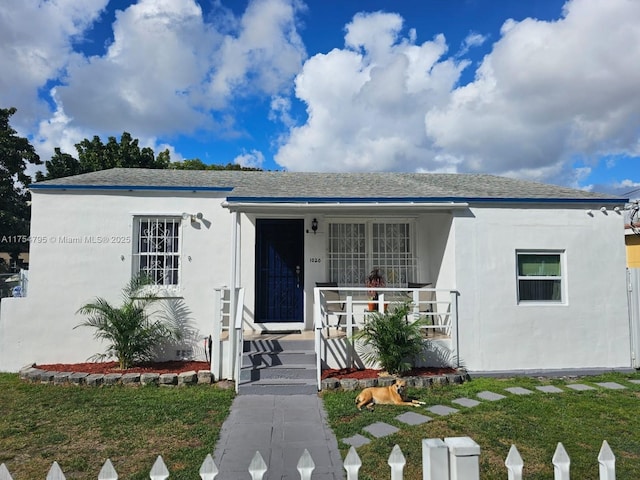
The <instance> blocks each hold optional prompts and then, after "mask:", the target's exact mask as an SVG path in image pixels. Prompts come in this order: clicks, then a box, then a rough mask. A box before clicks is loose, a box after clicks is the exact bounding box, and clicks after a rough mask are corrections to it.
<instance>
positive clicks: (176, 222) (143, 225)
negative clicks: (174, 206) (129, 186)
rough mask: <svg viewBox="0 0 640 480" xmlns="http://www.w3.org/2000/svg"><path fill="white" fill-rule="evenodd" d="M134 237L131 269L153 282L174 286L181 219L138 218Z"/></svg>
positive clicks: (177, 272) (177, 268)
mask: <svg viewBox="0 0 640 480" xmlns="http://www.w3.org/2000/svg"><path fill="white" fill-rule="evenodd" d="M133 238H134V239H135V243H134V252H133V259H134V265H133V271H134V272H137V273H140V274H142V275H145V276H147V277H148V278H149V279H151V281H152V282H153V283H154V284H155V285H164V286H177V285H178V277H179V264H180V263H179V261H180V218H179V217H137V218H136V219H135V222H134V229H133Z"/></svg>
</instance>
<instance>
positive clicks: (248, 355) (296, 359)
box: [242, 350, 316, 368]
mask: <svg viewBox="0 0 640 480" xmlns="http://www.w3.org/2000/svg"><path fill="white" fill-rule="evenodd" d="M315 364H316V354H315V352H313V351H311V352H308V351H298V350H294V351H286V352H245V353H244V354H243V355H242V368H245V367H255V368H257V367H275V366H287V365H315Z"/></svg>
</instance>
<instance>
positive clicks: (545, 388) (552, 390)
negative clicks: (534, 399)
mask: <svg viewBox="0 0 640 480" xmlns="http://www.w3.org/2000/svg"><path fill="white" fill-rule="evenodd" d="M536 388H537V389H538V390H540V391H541V392H544V393H562V392H564V390H562V389H560V388H558V387H556V386H555V385H540V386H538V387H536Z"/></svg>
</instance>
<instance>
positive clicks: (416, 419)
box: [396, 412, 431, 425]
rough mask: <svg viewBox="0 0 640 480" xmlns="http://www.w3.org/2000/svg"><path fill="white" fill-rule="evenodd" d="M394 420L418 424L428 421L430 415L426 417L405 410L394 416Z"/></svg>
mask: <svg viewBox="0 0 640 480" xmlns="http://www.w3.org/2000/svg"><path fill="white" fill-rule="evenodd" d="M396 420H398V421H400V422H402V423H406V424H407V425H420V424H422V423H426V422H429V421H430V420H431V417H427V416H426V415H420V414H419V413H415V412H405V413H403V414H401V415H398V416H397V417H396Z"/></svg>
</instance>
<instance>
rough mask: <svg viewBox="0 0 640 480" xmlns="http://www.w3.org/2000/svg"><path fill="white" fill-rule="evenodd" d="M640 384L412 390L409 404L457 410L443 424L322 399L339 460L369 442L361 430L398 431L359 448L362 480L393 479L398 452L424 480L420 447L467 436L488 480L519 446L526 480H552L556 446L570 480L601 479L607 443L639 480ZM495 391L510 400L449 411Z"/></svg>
mask: <svg viewBox="0 0 640 480" xmlns="http://www.w3.org/2000/svg"><path fill="white" fill-rule="evenodd" d="M630 379H640V375H638V374H631V375H628V374H616V373H611V374H606V375H600V376H594V377H582V378H563V379H545V378H526V377H519V378H512V379H494V378H478V379H474V380H471V381H469V382H466V383H464V384H462V385H444V386H434V387H433V388H429V389H410V390H409V396H410V397H411V398H416V399H418V400H422V401H424V402H427V407H428V406H433V405H438V404H441V405H447V406H450V407H454V408H457V409H459V410H460V411H459V412H458V413H455V414H452V415H449V416H445V417H438V416H437V415H434V414H432V413H430V412H428V411H427V410H426V409H425V407H419V408H412V407H398V406H387V405H379V406H376V408H375V410H374V411H373V412H368V411H364V410H363V411H361V412H360V411H358V410H357V409H356V408H355V403H354V400H355V397H356V395H357V394H358V393H359V392H358V391H356V392H345V391H340V390H337V391H328V392H325V393H324V394H323V399H324V404H325V408H326V409H327V413H328V418H329V423H330V425H331V427H332V428H333V431H334V433H335V434H336V437H337V438H338V444H339V446H340V450H341V455H342V457H343V458H344V457H345V455H346V454H347V451H348V449H349V446H348V445H346V444H345V443H343V442H342V441H341V439H343V438H347V437H351V436H353V435H355V434H360V435H364V436H368V434H367V433H366V432H364V431H363V430H362V429H363V428H364V427H365V426H367V425H370V424H372V423H375V422H379V421H381V422H386V423H389V424H391V425H394V426H396V427H398V428H400V432H399V433H396V434H393V435H390V436H388V437H384V438H380V439H375V438H374V437H369V438H371V439H372V441H371V443H370V444H368V445H365V446H363V447H360V448H358V455H359V456H360V458H361V460H362V463H363V466H362V468H361V470H360V477H359V478H361V479H363V480H373V479H380V478H387V477H388V475H389V473H388V472H389V471H390V470H389V466H388V464H387V460H388V458H389V454H390V453H391V449H392V448H393V446H394V445H395V444H397V445H399V446H400V448H401V449H402V452H403V454H404V455H405V457H406V459H407V466H406V469H405V473H404V478H405V479H406V480H419V479H421V478H422V439H425V438H445V437H459V436H469V437H471V438H472V439H473V440H475V441H476V442H477V443H478V444H479V445H480V448H481V455H480V477H481V478H482V479H483V480H491V479H504V478H506V475H507V470H506V468H505V465H504V461H505V459H506V457H507V454H508V453H509V448H510V447H511V445H512V444H515V445H516V447H517V448H518V450H519V451H520V454H521V456H522V458H523V460H524V463H525V466H524V476H525V478H527V479H528V480H538V479H539V480H542V479H545V480H546V479H548V478H552V476H553V465H552V463H551V459H552V457H553V453H554V451H555V449H556V446H557V444H558V442H562V444H563V445H564V447H565V448H566V450H567V452H568V454H569V457H570V458H571V475H572V478H580V479H583V480H588V479H594V480H595V479H597V478H599V477H598V460H597V457H598V453H599V451H600V447H601V446H602V441H603V440H607V442H608V443H609V445H610V446H611V449H612V450H613V452H614V454H615V455H616V474H617V477H618V478H640V458H639V457H640V438H638V436H637V432H638V431H640V415H638V412H639V405H640V403H639V402H640V398H639V397H640V385H636V384H633V383H629V382H628V380H630ZM597 382H617V383H620V384H623V385H625V386H626V387H627V388H626V389H624V390H608V389H605V388H602V387H599V386H596V383H597ZM568 383H583V384H586V385H591V386H595V387H596V390H590V391H584V392H576V391H574V390H571V389H568V388H566V385H567V384H568ZM541 385H555V386H558V387H559V388H561V389H563V390H564V392H563V393H543V392H540V391H538V390H536V388H535V387H536V386H541ZM516 386H518V387H524V388H528V389H530V390H533V391H534V393H532V394H530V395H514V394H511V393H508V392H506V391H505V388H508V387H516ZM485 390H489V391H492V392H495V393H500V394H503V395H505V396H506V398H505V399H503V400H499V401H495V402H489V401H481V404H480V405H478V406H476V407H472V408H465V407H461V406H459V405H456V404H453V403H451V401H452V400H454V399H456V398H462V397H467V398H472V399H476V400H479V399H478V398H477V394H478V393H479V392H482V391H485ZM405 411H412V412H417V413H421V414H423V415H427V416H430V417H432V418H433V420H432V421H430V422H427V423H424V424H421V425H417V426H409V425H406V424H404V423H402V422H400V421H398V420H396V418H395V417H396V416H398V415H399V414H401V413H403V412H405ZM381 472H387V473H385V474H384V475H385V476H383V475H382V473H381Z"/></svg>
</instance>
